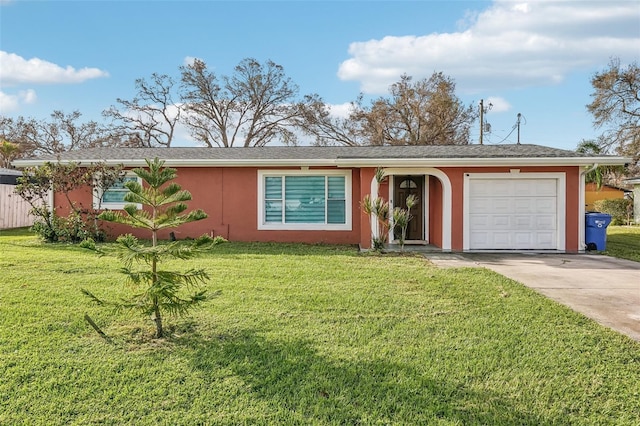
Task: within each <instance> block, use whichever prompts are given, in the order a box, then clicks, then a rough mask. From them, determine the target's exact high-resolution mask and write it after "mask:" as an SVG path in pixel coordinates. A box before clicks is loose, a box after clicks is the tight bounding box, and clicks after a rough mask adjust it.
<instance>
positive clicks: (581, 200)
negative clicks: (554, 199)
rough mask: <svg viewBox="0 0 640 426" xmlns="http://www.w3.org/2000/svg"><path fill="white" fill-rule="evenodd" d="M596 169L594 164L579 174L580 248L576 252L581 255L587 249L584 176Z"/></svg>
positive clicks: (596, 165)
mask: <svg viewBox="0 0 640 426" xmlns="http://www.w3.org/2000/svg"><path fill="white" fill-rule="evenodd" d="M597 168H598V163H594V164H593V165H592V166H591V167H590V168H589V169H585V170H584V171H582V172H581V173H580V195H579V201H578V203H579V204H580V207H579V209H578V214H579V215H580V218H579V220H578V223H579V228H580V229H579V232H580V240H579V241H580V246H579V247H578V250H579V251H580V252H581V253H584V251H585V249H586V248H587V244H586V243H585V240H584V239H585V235H584V233H585V218H584V215H585V188H586V185H585V176H586V175H587V173H591V172H592V171H594V170H595V169H597Z"/></svg>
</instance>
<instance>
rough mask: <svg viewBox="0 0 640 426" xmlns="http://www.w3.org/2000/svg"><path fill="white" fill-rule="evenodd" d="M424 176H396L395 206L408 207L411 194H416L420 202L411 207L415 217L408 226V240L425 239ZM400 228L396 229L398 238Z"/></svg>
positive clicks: (412, 214) (395, 232)
mask: <svg viewBox="0 0 640 426" xmlns="http://www.w3.org/2000/svg"><path fill="white" fill-rule="evenodd" d="M423 186H424V176H395V177H394V187H395V188H394V194H395V195H394V202H393V206H394V207H400V208H401V209H406V208H407V204H406V200H407V197H409V195H415V196H416V197H417V199H418V202H417V203H416V205H415V206H413V207H412V208H411V212H410V213H411V216H413V218H412V219H411V221H410V222H409V226H408V227H407V236H406V240H418V241H422V240H424V232H423V228H422V222H423V220H422V218H423V217H424V215H423V211H422V210H423V206H424V201H423V200H422V198H423V197H422V194H423V190H422V188H423ZM399 232H400V230H394V236H395V237H396V239H397V238H398V235H399Z"/></svg>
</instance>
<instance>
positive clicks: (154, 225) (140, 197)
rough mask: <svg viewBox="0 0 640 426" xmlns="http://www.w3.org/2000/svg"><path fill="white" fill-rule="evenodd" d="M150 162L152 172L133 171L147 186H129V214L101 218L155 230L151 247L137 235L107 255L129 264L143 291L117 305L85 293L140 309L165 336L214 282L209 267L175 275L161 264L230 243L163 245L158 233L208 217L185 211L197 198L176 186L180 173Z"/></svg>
mask: <svg viewBox="0 0 640 426" xmlns="http://www.w3.org/2000/svg"><path fill="white" fill-rule="evenodd" d="M146 162H147V166H148V169H145V168H137V169H134V170H133V172H134V173H135V174H136V175H137V176H138V177H140V178H141V179H142V180H143V181H144V183H145V184H144V185H141V184H140V183H139V182H137V181H129V182H126V183H125V186H126V188H127V189H128V190H129V192H128V193H127V194H126V196H125V201H126V202H127V203H129V204H127V205H126V206H125V207H124V211H123V212H120V211H105V212H103V213H101V214H100V216H99V219H101V220H104V221H107V222H113V223H120V224H125V225H129V226H131V227H134V228H142V229H147V230H149V231H150V234H151V235H150V237H151V245H148V244H142V243H140V242H139V241H138V239H137V238H136V237H134V236H133V235H131V234H127V235H121V236H120V237H118V239H117V240H116V243H117V244H116V245H115V246H114V247H113V248H112V249H110V250H109V251H108V252H107V254H112V255H115V256H116V257H117V258H118V259H120V260H121V261H122V262H123V264H124V268H123V269H122V271H123V273H124V274H125V275H127V278H128V280H129V281H130V282H131V283H133V284H134V285H135V286H136V287H137V288H139V289H140V291H139V292H137V293H136V294H134V295H133V296H132V297H131V298H130V299H129V300H125V301H123V302H114V303H105V302H103V301H102V300H100V299H98V298H97V297H96V296H94V295H93V294H92V293H90V292H89V291H87V290H84V289H83V290H82V291H83V292H84V293H85V294H86V295H87V296H89V297H90V298H92V299H93V300H94V301H96V302H98V303H99V304H109V305H112V306H115V307H116V308H119V309H134V310H139V311H140V312H141V313H142V314H143V315H149V316H151V318H152V319H153V321H154V322H155V326H156V334H155V336H156V337H157V338H161V337H164V335H165V332H164V327H163V317H164V315H165V313H166V314H169V315H175V316H182V315H185V314H186V313H187V312H188V311H189V310H190V309H191V308H193V307H194V306H195V305H196V304H198V303H199V302H202V301H203V300H205V299H206V296H205V291H204V290H201V288H200V286H201V285H202V284H204V283H205V282H206V281H207V280H208V279H209V277H208V275H207V273H206V271H205V270H203V269H191V270H188V271H185V272H180V271H169V270H164V269H161V268H160V264H161V262H162V261H163V260H165V259H189V258H191V257H193V256H195V255H196V254H198V253H201V252H202V251H204V250H206V249H208V248H210V247H212V246H214V245H217V244H219V243H220V242H222V241H224V240H223V239H222V238H220V237H218V238H216V239H213V238H210V237H209V236H206V235H205V236H202V237H200V238H198V239H196V240H191V241H172V242H168V243H166V244H159V243H158V231H160V230H163V229H168V228H175V227H178V226H180V225H183V224H185V223H189V222H194V221H197V220H202V219H205V218H206V217H207V214H206V213H205V212H204V211H202V210H199V209H198V210H192V211H191V212H189V213H185V211H186V210H187V205H186V204H185V201H189V200H191V194H190V193H189V192H188V191H185V190H182V188H181V187H180V185H178V184H177V183H175V182H171V181H172V180H173V179H175V177H176V170H175V169H172V168H165V167H163V166H164V161H161V160H159V159H158V158H156V159H154V160H153V161H150V160H146ZM136 204H141V205H143V206H146V209H143V210H141V209H138V208H137V206H136ZM183 287H190V288H192V289H193V290H194V292H193V293H192V294H191V295H188V296H184V295H183V291H182V289H183Z"/></svg>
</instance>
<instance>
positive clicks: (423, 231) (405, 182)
mask: <svg viewBox="0 0 640 426" xmlns="http://www.w3.org/2000/svg"><path fill="white" fill-rule="evenodd" d="M384 176H385V177H389V181H390V182H389V185H388V188H389V193H388V194H379V184H378V181H377V180H376V179H375V178H374V179H372V181H371V195H372V197H376V196H378V195H380V196H383V197H384V198H385V199H387V200H388V201H389V203H390V207H391V208H393V207H404V206H402V204H403V202H404V201H403V200H404V199H406V197H407V196H408V195H409V194H411V193H416V194H420V193H421V194H422V196H421V200H422V201H421V206H420V210H421V212H420V213H419V214H415V213H416V212H413V213H414V216H415V217H416V223H415V224H414V230H413V234H412V236H413V237H414V238H419V239H420V240H426V241H429V240H432V239H433V240H439V242H440V244H438V245H439V246H440V247H441V248H442V250H443V251H451V215H452V190H451V182H450V180H449V177H448V176H447V175H446V174H445V173H444V172H442V171H441V170H439V169H435V168H386V169H384ZM431 176H432V177H434V178H436V179H437V180H438V182H439V188H441V189H440V190H441V192H442V197H441V199H440V200H441V201H440V205H441V208H439V209H438V213H440V214H439V215H438V216H440V215H441V221H442V223H441V227H440V229H441V232H440V233H439V234H440V235H438V236H437V238H430V237H431V236H430V235H429V221H430V220H431V218H430V216H431V215H430V214H429V211H430V208H429V204H428V203H429V196H428V188H429V179H430V178H429V177H431ZM374 222H375V221H372V223H374ZM372 228H373V229H372V234H373V235H374V236H375V235H377V229H376V227H375V226H373V227H372ZM391 237H392V238H393V232H392V234H391Z"/></svg>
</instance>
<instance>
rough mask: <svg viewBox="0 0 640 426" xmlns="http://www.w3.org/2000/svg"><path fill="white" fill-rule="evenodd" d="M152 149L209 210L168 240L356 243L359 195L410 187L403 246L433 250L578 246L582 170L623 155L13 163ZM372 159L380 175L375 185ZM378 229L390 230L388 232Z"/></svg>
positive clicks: (368, 233) (396, 198)
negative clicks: (413, 202)
mask: <svg viewBox="0 0 640 426" xmlns="http://www.w3.org/2000/svg"><path fill="white" fill-rule="evenodd" d="M155 157H158V158H160V159H161V160H165V161H166V163H165V166H168V167H174V168H176V169H177V171H178V178H177V182H178V183H179V184H181V185H182V187H183V188H184V189H187V190H189V191H190V192H191V194H192V196H193V200H192V201H191V202H190V204H189V206H190V208H201V209H203V210H204V211H205V212H206V213H207V214H208V215H209V217H208V218H207V219H205V220H202V221H198V222H193V223H190V224H187V225H184V226H182V227H181V228H179V229H178V232H176V236H177V237H178V238H181V237H197V236H199V235H202V234H204V233H206V234H210V235H221V236H223V237H225V238H227V239H228V240H231V241H275V242H305V243H335V244H357V245H359V246H360V247H361V248H363V249H368V248H370V247H371V244H372V237H373V236H374V235H375V233H376V232H377V230H376V228H377V227H376V226H374V225H372V222H375V221H373V220H370V218H368V217H367V216H366V215H365V214H364V213H363V212H362V210H361V201H362V200H363V198H364V197H365V196H367V195H371V196H372V197H375V196H380V197H383V198H384V199H386V200H388V202H389V203H390V206H391V209H393V207H396V206H401V207H402V201H403V200H404V199H405V198H406V197H407V196H408V195H410V194H415V195H417V196H418V198H419V203H418V205H417V206H416V207H414V209H413V211H412V213H413V216H414V219H413V223H412V226H411V227H410V229H409V233H408V235H407V238H406V239H407V240H408V242H409V243H414V244H416V243H417V244H430V245H433V246H435V247H438V248H440V249H442V250H443V251H498V250H507V251H508V250H513V251H524V250H526V251H545V252H547V251H548V252H582V251H584V249H585V244H584V216H585V208H584V206H585V200H584V193H585V180H584V174H585V172H586V171H588V169H589V168H590V167H591V166H593V165H594V164H598V165H621V164H624V163H625V162H627V161H628V160H627V159H625V158H621V157H613V156H597V157H593V156H588V155H584V154H579V153H576V152H573V151H568V150H562V149H555V148H550V147H545V146H539V145H451V146H367V147H308V146H307V147H282V146H280V147H262V148H96V149H87V150H76V151H70V152H65V153H62V154H60V155H59V156H55V157H54V156H50V157H46V156H44V157H40V158H36V159H23V160H17V161H14V163H13V164H14V165H15V166H18V167H24V166H37V165H41V164H43V163H44V162H46V161H51V162H55V161H60V162H62V163H68V162H77V163H80V164H81V165H82V164H89V163H93V162H106V163H107V164H114V165H115V164H122V165H124V166H125V167H127V168H131V167H138V166H144V165H145V161H144V159H145V158H146V159H153V158H155ZM378 168H380V169H382V170H383V172H384V176H385V178H384V180H383V181H382V182H381V183H379V182H378V180H377V179H376V176H375V175H376V170H377V169H378ZM129 178H132V179H134V178H135V177H133V176H131V177H129ZM123 191H126V190H123V188H122V186H121V185H120V187H118V186H116V187H112V188H95V190H94V189H92V188H85V189H84V190H78V191H76V192H75V193H74V194H73V198H74V200H75V201H76V202H78V203H82V204H84V205H86V206H89V205H93V206H94V207H96V206H97V205H98V204H101V206H102V208H109V209H119V208H122V206H123V204H122V195H123ZM57 197H58V196H57V195H56V197H55V200H57V199H58V198H57ZM99 202H101V203H99ZM54 205H55V206H59V205H60V203H58V202H57V201H55V202H54ZM112 232H113V233H116V234H117V233H124V232H131V229H130V228H124V227H116V228H114V229H113V230H112ZM164 237H165V238H168V235H165V236H164ZM389 238H390V240H391V241H394V240H395V239H396V236H395V235H394V232H393V229H391V233H390V236H389Z"/></svg>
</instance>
